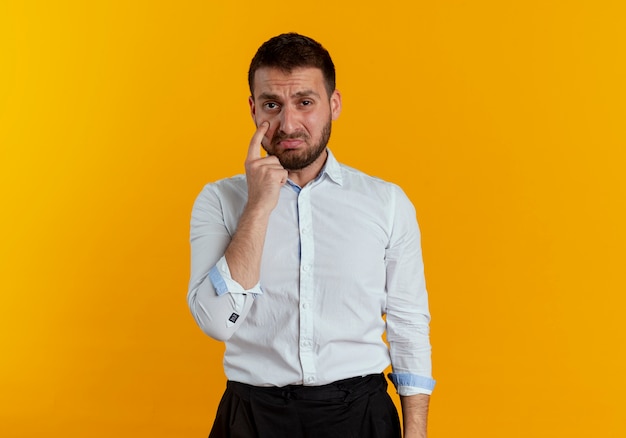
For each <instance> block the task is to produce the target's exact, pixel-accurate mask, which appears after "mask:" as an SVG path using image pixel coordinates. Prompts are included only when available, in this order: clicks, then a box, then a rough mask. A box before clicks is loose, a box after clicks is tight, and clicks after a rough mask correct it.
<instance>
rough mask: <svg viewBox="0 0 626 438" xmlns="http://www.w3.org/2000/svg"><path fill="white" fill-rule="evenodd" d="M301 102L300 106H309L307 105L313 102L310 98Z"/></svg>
mask: <svg viewBox="0 0 626 438" xmlns="http://www.w3.org/2000/svg"><path fill="white" fill-rule="evenodd" d="M301 104H302V106H309V105H313V102H311V101H310V100H303V101H302V102H301Z"/></svg>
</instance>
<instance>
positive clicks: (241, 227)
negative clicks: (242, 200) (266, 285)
mask: <svg viewBox="0 0 626 438" xmlns="http://www.w3.org/2000/svg"><path fill="white" fill-rule="evenodd" d="M268 220H269V212H267V211H260V210H258V209H252V208H250V207H249V206H247V207H246V209H245V210H244V212H243V214H242V215H241V218H240V220H239V224H238V225H237V231H236V232H235V234H234V235H233V239H232V241H231V242H230V244H229V245H228V247H227V248H226V253H225V256H226V261H227V263H228V269H229V270H230V275H231V277H232V279H233V280H235V281H236V282H238V283H239V284H240V285H241V286H242V287H243V288H244V289H251V288H252V287H254V285H255V284H257V283H258V281H259V277H260V275H261V257H262V255H263V246H264V244H265V234H266V232H267V224H268Z"/></svg>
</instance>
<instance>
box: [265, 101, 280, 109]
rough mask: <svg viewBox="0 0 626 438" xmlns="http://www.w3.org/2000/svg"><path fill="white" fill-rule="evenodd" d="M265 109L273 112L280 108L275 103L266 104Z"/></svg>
mask: <svg viewBox="0 0 626 438" xmlns="http://www.w3.org/2000/svg"><path fill="white" fill-rule="evenodd" d="M265 108H267V109H268V110H273V109H276V108H278V104H276V103H275V102H267V103H266V104H265Z"/></svg>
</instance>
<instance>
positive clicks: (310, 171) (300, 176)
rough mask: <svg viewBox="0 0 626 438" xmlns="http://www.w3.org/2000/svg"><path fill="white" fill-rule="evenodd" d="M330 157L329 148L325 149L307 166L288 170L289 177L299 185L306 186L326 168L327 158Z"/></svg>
mask: <svg viewBox="0 0 626 438" xmlns="http://www.w3.org/2000/svg"><path fill="white" fill-rule="evenodd" d="M327 159H328V149H324V152H322V153H321V154H320V156H319V157H317V159H316V160H315V161H313V162H312V163H311V164H309V165H308V166H307V167H304V168H302V169H298V170H290V171H289V172H288V174H289V179H290V180H291V181H292V182H293V183H294V184H297V185H298V186H299V187H304V186H306V185H307V184H308V183H310V182H311V181H313V180H314V179H315V178H317V176H318V175H319V173H320V172H321V171H322V169H323V168H324V164H326V160H327Z"/></svg>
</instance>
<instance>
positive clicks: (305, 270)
mask: <svg viewBox="0 0 626 438" xmlns="http://www.w3.org/2000/svg"><path fill="white" fill-rule="evenodd" d="M309 269H311V267H310V266H309V265H304V266H303V267H302V270H303V271H304V272H309Z"/></svg>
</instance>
